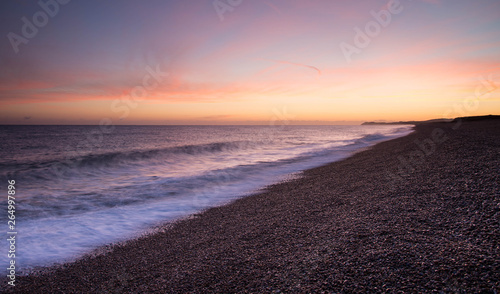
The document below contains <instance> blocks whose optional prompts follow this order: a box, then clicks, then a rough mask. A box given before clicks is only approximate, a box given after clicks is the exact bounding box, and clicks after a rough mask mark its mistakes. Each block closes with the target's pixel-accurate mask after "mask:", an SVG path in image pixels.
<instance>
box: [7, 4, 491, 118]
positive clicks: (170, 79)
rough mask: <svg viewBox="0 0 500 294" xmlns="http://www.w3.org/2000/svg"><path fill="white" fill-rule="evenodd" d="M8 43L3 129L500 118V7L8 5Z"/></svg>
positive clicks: (467, 5) (400, 5)
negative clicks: (23, 126)
mask: <svg viewBox="0 0 500 294" xmlns="http://www.w3.org/2000/svg"><path fill="white" fill-rule="evenodd" d="M0 37H1V41H0V124H90V125H93V124H100V123H103V122H106V123H112V124H117V125H118V124H161V125H163V124H268V123H277V122H279V123H282V124H351V123H359V122H362V121H400V120H426V119H433V118H441V117H447V118H451V117H458V116H471V115H486V114H500V89H498V88H500V1H498V0H474V1H472V0H400V1H398V0H391V1H386V0H355V1H354V0H352V1H336V0H317V1H314V0H252V1H250V0H215V1H214V0H172V1H169V0H163V1H160V0H149V1H138V0H137V1H132V0H120V1H118V0H107V1H104V0H87V1H83V0H40V1H27V0H17V1H16V0H9V1H1V2H0Z"/></svg>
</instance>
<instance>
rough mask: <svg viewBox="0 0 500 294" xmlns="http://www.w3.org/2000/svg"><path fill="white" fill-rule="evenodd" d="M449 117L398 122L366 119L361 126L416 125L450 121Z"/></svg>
mask: <svg viewBox="0 0 500 294" xmlns="http://www.w3.org/2000/svg"><path fill="white" fill-rule="evenodd" d="M451 121H452V120H451V119H447V118H438V119H430V120H423V121H418V120H414V121H398V122H374V121H368V122H364V123H362V124H361V125H363V126H369V125H418V124H422V123H434V122H451Z"/></svg>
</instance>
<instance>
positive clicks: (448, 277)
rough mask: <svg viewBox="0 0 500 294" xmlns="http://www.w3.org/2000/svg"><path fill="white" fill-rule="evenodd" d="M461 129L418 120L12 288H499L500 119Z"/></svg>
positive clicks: (468, 124)
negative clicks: (405, 129) (403, 132)
mask: <svg viewBox="0 0 500 294" xmlns="http://www.w3.org/2000/svg"><path fill="white" fill-rule="evenodd" d="M456 125H457V124H456V123H455V124H452V123H434V124H425V125H419V126H416V127H415V130H416V131H414V132H412V133H410V134H409V135H407V136H405V137H400V138H396V139H392V140H389V141H384V142H381V143H378V144H376V145H374V146H372V147H371V148H370V149H368V150H364V151H361V152H355V153H354V154H353V155H352V156H350V157H348V158H346V159H343V160H341V161H337V162H333V163H330V164H327V165H324V166H320V167H316V168H313V169H310V170H305V171H304V172H303V174H304V176H303V177H301V178H298V179H293V180H291V181H288V182H283V183H278V184H274V185H271V186H269V187H267V188H266V189H265V190H264V191H263V192H262V193H259V194H255V195H252V196H247V197H244V198H240V199H238V200H235V201H233V202H232V203H230V204H227V205H225V206H221V207H215V208H210V209H208V210H206V211H204V212H202V213H200V214H195V215H193V217H189V218H187V219H183V220H180V221H178V222H175V223H174V224H173V225H172V226H171V227H170V228H169V229H168V230H165V231H163V232H161V230H160V232H157V233H155V234H153V235H150V236H146V237H144V238H139V239H136V240H131V241H128V242H126V243H125V245H120V246H114V247H113V250H112V251H111V252H108V253H106V254H104V255H98V256H95V257H85V258H83V259H80V260H77V261H76V262H74V263H70V264H66V265H63V266H62V267H61V268H55V269H54V270H51V271H50V272H48V273H40V274H37V275H29V276H20V277H17V279H16V284H17V285H16V287H10V288H8V290H10V291H14V292H18V291H19V292H23V291H27V290H29V289H30V290H33V289H37V290H36V291H37V292H36V293H47V292H52V293H60V292H103V291H123V292H151V291H164V292H205V291H206V292H211V291H214V292H221V291H222V292H242V291H243V292H244V291H248V292H255V291H264V292H272V291H278V290H282V291H287V290H288V291H297V292H304V291H305V292H311V291H333V292H351V291H358V292H359V291H362V292H364V291H371V292H385V291H389V292H390V291H396V290H400V291H401V290H402V291H405V290H406V291H416V292H418V291H431V290H442V291H449V292H454V291H455V292H456V291H461V290H466V291H473V292H478V291H482V290H484V291H491V292H493V291H494V290H496V291H499V289H500V274H499V273H500V266H499V264H500V255H499V254H500V252H499V250H500V249H499V248H497V247H498V246H496V245H495V244H498V243H499V242H500V240H499V232H500V231H499V222H500V220H499V215H500V213H499V212H498V211H499V210H500V204H499V202H498V201H499V199H498V198H499V196H498V195H499V194H500V188H499V183H498V182H499V175H498V172H499V168H498V167H499V161H500V159H499V158H497V157H498V154H499V153H498V152H499V147H498V146H500V134H499V131H498V130H499V129H500V121H498V120H496V121H494V120H487V121H479V122H462V123H461V125H460V126H459V127H458V128H457V129H453V127H454V126H456ZM436 129H440V130H442V132H439V131H438V132H436V131H435V130H436ZM444 138H447V139H446V140H444ZM415 140H419V141H418V142H420V143H419V144H416V143H415ZM429 140H430V141H429ZM429 142H430V143H429ZM433 143H434V145H433ZM422 146H423V147H422ZM433 146H434V147H433ZM418 152H420V153H418ZM422 154H423V155H422ZM472 208H476V209H475V210H473V209H472ZM2 283H3V284H5V280H2Z"/></svg>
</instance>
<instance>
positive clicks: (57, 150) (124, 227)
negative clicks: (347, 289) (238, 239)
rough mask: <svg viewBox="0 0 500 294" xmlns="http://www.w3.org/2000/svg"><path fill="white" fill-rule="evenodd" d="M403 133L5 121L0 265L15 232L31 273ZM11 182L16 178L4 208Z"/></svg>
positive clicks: (404, 129) (18, 258) (22, 263)
mask: <svg viewBox="0 0 500 294" xmlns="http://www.w3.org/2000/svg"><path fill="white" fill-rule="evenodd" d="M410 132H412V129H411V126H401V125H352V126H291V125H280V126H278V125H267V126H109V125H108V126H106V125H104V126H0V181H1V182H0V191H1V192H0V193H1V194H2V195H3V196H1V198H0V199H2V200H1V201H2V203H3V204H2V205H1V206H0V220H2V221H1V225H0V228H2V229H1V231H3V232H1V233H0V234H1V235H3V236H4V237H3V238H2V239H3V241H2V242H0V266H1V268H4V271H6V268H7V267H8V265H9V262H10V261H11V260H12V258H9V256H8V254H9V250H11V249H12V247H11V244H10V242H9V241H8V238H10V237H11V236H12V235H15V248H14V250H15V262H16V274H23V273H30V272H32V271H33V270H36V269H39V268H40V267H48V266H53V265H58V264H62V263H65V262H71V261H74V260H76V259H78V258H80V257H82V256H84V255H85V254H89V253H92V252H96V249H97V248H105V247H106V246H105V245H109V244H115V243H117V242H124V241H126V240H130V239H134V238H138V237H140V236H143V235H144V234H148V233H151V232H154V231H155V230H156V229H158V228H160V227H161V225H164V224H167V223H171V222H173V221H176V220H178V219H181V218H186V217H189V216H192V215H193V214H196V213H199V212H201V211H203V210H205V209H207V208H210V207H214V206H220V205H224V204H227V203H229V202H231V201H234V200H235V199H238V198H241V197H245V196H248V195H251V194H253V193H256V192H258V191H261V190H262V189H265V187H266V186H268V185H270V184H273V183H277V182H280V181H285V180H289V179H293V178H295V177H300V176H301V171H303V170H305V169H309V168H313V167H317V166H320V165H324V164H326V163H329V162H334V161H338V160H341V159H344V158H346V157H348V156H350V155H352V154H353V153H354V152H357V151H359V150H362V149H363V148H367V147H370V146H372V145H374V144H376V143H378V142H381V141H384V140H389V139H392V138H396V137H401V136H405V135H407V134H409V133H410ZM8 181H10V182H11V183H12V182H13V181H15V183H14V184H13V185H10V186H11V187H10V190H15V194H14V195H13V196H14V197H15V199H13V198H12V197H11V200H14V202H11V204H12V206H11V207H10V208H9V206H8V190H9V182H8ZM9 210H10V212H9ZM11 215H14V217H15V219H14V220H15V225H14V226H11V227H9V225H12V224H13V223H12V222H11V223H8V221H9V220H12V217H11ZM9 217H10V218H11V219H9Z"/></svg>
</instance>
